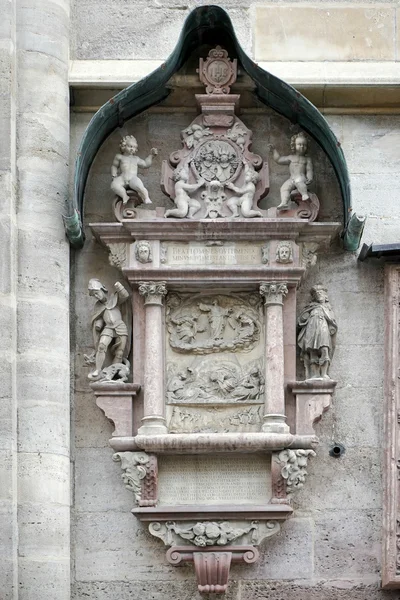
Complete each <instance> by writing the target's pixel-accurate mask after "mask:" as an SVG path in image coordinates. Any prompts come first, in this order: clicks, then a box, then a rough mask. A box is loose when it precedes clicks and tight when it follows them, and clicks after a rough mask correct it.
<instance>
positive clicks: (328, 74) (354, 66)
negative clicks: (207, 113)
mask: <svg viewBox="0 0 400 600" xmlns="http://www.w3.org/2000/svg"><path fill="white" fill-rule="evenodd" d="M162 64H163V63H162V61H160V60H72V61H70V67H69V84H70V86H71V87H74V88H90V87H93V88H115V89H123V88H125V87H127V86H128V85H130V84H131V83H135V82H136V81H139V80H140V79H142V78H143V77H146V76H147V75H149V74H150V73H151V72H152V71H154V70H155V69H157V68H158V67H159V66H160V65H162ZM258 66H259V67H261V68H262V69H264V70H265V71H268V72H269V73H272V74H273V75H275V76H276V77H279V78H280V79H283V80H284V81H286V82H287V83H289V84H290V85H293V86H295V87H298V86H300V87H302V86H316V87H325V86H393V85H399V83H400V62H397V61H349V62H346V61H302V62H297V61H260V62H258Z"/></svg>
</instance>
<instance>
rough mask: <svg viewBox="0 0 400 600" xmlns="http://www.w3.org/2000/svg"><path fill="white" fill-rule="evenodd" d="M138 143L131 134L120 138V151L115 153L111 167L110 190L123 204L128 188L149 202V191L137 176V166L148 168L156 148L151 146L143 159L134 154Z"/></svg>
mask: <svg viewBox="0 0 400 600" xmlns="http://www.w3.org/2000/svg"><path fill="white" fill-rule="evenodd" d="M137 150H138V144H137V141H136V138H135V137H134V136H133V135H126V136H125V137H123V138H122V140H121V144H120V152H119V153H118V154H116V155H115V157H114V160H113V164H112V167H111V175H112V178H113V180H112V183H111V190H112V191H113V192H114V193H115V194H116V195H117V196H119V197H120V198H121V200H122V202H123V204H126V203H127V202H128V201H129V195H128V190H131V191H133V192H136V193H137V194H138V196H139V198H140V200H141V202H144V204H151V200H150V198H149V193H148V191H147V189H146V188H145V187H144V185H143V182H142V180H141V179H140V178H139V177H138V174H137V172H138V168H139V167H141V168H142V169H148V168H149V167H151V165H152V162H153V156H156V155H157V153H158V151H157V148H152V149H151V150H150V154H149V156H148V157H147V158H145V159H144V160H143V159H142V158H139V156H136V152H137Z"/></svg>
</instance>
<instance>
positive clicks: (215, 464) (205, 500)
mask: <svg viewBox="0 0 400 600" xmlns="http://www.w3.org/2000/svg"><path fill="white" fill-rule="evenodd" d="M158 468H159V471H158V477H159V480H158V483H159V505H175V504H218V505H221V504H252V505H260V504H265V503H268V502H269V501H270V499H271V488H270V470H271V458H270V457H269V456H255V455H252V456H250V455H235V456H225V455H219V456H204V455H201V456H160V457H159V465H158Z"/></svg>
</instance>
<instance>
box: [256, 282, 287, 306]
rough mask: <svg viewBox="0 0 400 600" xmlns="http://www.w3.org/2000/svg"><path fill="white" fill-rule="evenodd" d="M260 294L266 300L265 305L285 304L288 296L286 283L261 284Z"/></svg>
mask: <svg viewBox="0 0 400 600" xmlns="http://www.w3.org/2000/svg"><path fill="white" fill-rule="evenodd" d="M260 294H261V296H262V297H263V298H264V304H266V305H267V304H283V300H284V299H285V296H287V294H288V288H287V285H286V283H278V282H272V283H260Z"/></svg>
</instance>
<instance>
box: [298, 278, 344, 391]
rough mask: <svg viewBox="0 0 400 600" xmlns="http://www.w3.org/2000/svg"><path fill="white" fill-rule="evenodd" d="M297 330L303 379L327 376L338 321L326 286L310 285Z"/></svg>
mask: <svg viewBox="0 0 400 600" xmlns="http://www.w3.org/2000/svg"><path fill="white" fill-rule="evenodd" d="M297 325H298V327H299V329H300V331H299V335H298V337H297V343H298V345H299V347H300V358H301V360H302V361H303V363H304V368H305V371H306V379H319V378H322V379H330V377H329V375H328V370H329V365H330V363H331V360H332V356H333V352H334V349H335V337H336V332H337V323H336V320H335V316H334V314H333V311H332V307H331V305H330V303H329V300H328V294H327V290H326V288H324V287H322V286H321V285H316V286H314V287H312V288H311V302H310V303H309V304H308V305H307V306H306V307H305V308H304V309H303V311H302V312H301V313H300V316H299V318H298V320H297Z"/></svg>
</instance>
